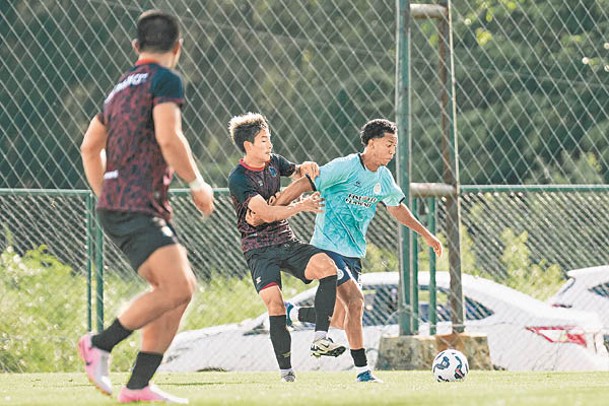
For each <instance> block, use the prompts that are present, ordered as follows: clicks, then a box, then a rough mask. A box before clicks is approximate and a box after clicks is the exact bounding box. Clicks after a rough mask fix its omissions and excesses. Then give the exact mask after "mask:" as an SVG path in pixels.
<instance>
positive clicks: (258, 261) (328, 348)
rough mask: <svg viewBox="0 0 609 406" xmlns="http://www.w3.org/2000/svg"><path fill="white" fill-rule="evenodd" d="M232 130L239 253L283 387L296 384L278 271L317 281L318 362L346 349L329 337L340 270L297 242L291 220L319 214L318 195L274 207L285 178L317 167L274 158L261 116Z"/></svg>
mask: <svg viewBox="0 0 609 406" xmlns="http://www.w3.org/2000/svg"><path fill="white" fill-rule="evenodd" d="M229 130H230V135H231V138H232V140H233V141H234V143H235V145H236V146H237V147H238V148H239V149H240V150H241V151H242V152H244V153H245V156H244V157H243V159H241V161H240V162H239V164H238V165H237V166H236V167H235V168H234V169H233V170H232V172H231V173H230V175H229V177H228V186H229V189H230V195H231V199H232V203H233V206H234V207H235V211H236V212H237V228H238V229H239V232H240V233H241V248H242V250H243V253H244V255H245V259H246V261H247V264H248V266H249V268H250V271H251V276H252V280H253V282H254V286H255V287H256V291H257V292H258V294H259V295H260V297H261V299H262V301H263V302H264V304H265V306H266V308H267V310H268V313H269V320H270V336H271V342H272V344H273V349H274V351H275V356H276V358H277V363H278V364H279V369H280V370H281V377H282V379H283V380H284V381H287V382H292V381H294V380H295V375H294V371H293V370H292V364H291V358H290V351H291V348H290V347H291V338H290V333H289V331H288V330H287V328H286V324H285V323H286V312H285V305H284V302H283V296H282V294H281V274H280V271H284V272H288V273H290V274H291V275H293V276H294V277H296V278H298V279H300V280H302V281H303V282H304V283H311V281H312V280H313V279H318V280H319V288H318V289H317V294H316V296H315V309H316V315H317V317H316V320H315V337H314V338H313V343H312V344H311V353H312V355H314V356H317V357H319V356H322V355H329V356H339V355H340V354H342V353H343V352H344V351H345V349H346V348H345V346H343V345H340V344H337V343H334V342H332V340H331V339H330V338H329V337H328V335H327V333H328V328H329V326H330V319H331V318H332V312H333V310H334V303H335V301H336V272H337V269H336V265H335V264H334V262H333V261H332V260H331V259H330V257H328V256H327V255H326V254H324V253H323V252H322V251H321V250H319V249H317V248H315V247H313V246H312V245H309V244H304V243H302V242H300V241H298V240H297V239H296V237H295V236H294V233H293V232H292V229H291V228H290V226H289V224H288V221H287V219H288V218H289V217H291V216H293V215H295V214H297V213H300V212H313V213H317V212H319V211H320V210H321V200H320V198H319V194H315V193H314V194H312V195H310V196H308V197H306V198H304V199H303V200H301V201H299V202H296V203H295V204H293V205H291V206H271V205H270V204H269V201H270V200H271V199H272V198H273V196H274V195H275V194H276V193H277V192H279V189H280V178H281V176H292V175H295V176H304V175H309V176H312V177H315V176H317V173H318V171H319V167H318V166H317V164H315V163H313V162H305V163H303V164H301V165H296V164H294V163H292V162H290V161H288V160H287V159H285V158H284V157H282V156H281V155H277V154H273V153H272V152H271V151H272V148H273V144H272V143H271V133H270V130H269V125H268V123H267V121H266V119H265V118H264V116H262V115H260V114H254V113H248V114H245V115H242V116H237V117H233V118H232V120H231V121H230V123H229ZM250 211H251V212H254V213H256V215H258V216H260V217H261V218H262V219H263V220H264V221H265V224H263V225H261V226H258V227H254V226H251V225H250V224H248V223H247V221H246V217H247V215H248V212H250Z"/></svg>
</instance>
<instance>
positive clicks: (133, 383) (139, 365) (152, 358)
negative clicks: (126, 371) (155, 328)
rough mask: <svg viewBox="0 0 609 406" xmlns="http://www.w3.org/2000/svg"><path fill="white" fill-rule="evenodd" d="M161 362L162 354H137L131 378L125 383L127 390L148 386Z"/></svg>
mask: <svg viewBox="0 0 609 406" xmlns="http://www.w3.org/2000/svg"><path fill="white" fill-rule="evenodd" d="M162 360H163V354H158V353H154V352H138V354H137V358H136V359H135V364H134V365H133V370H132V371H131V378H129V382H127V388H128V389H143V388H145V387H146V386H148V383H149V382H150V379H151V378H152V375H154V373H155V372H156V370H157V368H158V367H159V365H161V361H162Z"/></svg>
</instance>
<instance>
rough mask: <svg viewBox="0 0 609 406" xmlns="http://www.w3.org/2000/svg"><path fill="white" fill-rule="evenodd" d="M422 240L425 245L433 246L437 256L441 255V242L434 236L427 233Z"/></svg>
mask: <svg viewBox="0 0 609 406" xmlns="http://www.w3.org/2000/svg"><path fill="white" fill-rule="evenodd" d="M424 240H425V243H427V245H429V246H430V247H431V248H433V251H434V252H435V253H436V255H437V256H439V257H440V256H442V243H441V242H440V240H438V239H437V238H436V236H434V235H433V234H429V235H428V236H426V237H424Z"/></svg>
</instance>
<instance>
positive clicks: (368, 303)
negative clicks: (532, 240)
mask: <svg viewBox="0 0 609 406" xmlns="http://www.w3.org/2000/svg"><path fill="white" fill-rule="evenodd" d="M398 282H399V277H398V273H397V272H386V273H369V274H364V275H362V289H363V292H364V297H365V313H364V343H365V344H366V351H367V354H368V360H369V363H371V365H374V364H375V362H376V359H377V350H378V346H379V341H380V339H381V337H382V336H383V335H397V334H398V331H399V329H398V325H397V321H396V320H397V318H396V310H397V299H398V286H399V283H398ZM462 282H463V295H464V302H465V313H466V314H465V316H466V322H465V326H466V331H469V332H479V333H484V334H487V337H488V344H489V349H490V355H491V361H492V363H493V364H494V365H495V366H496V367H498V368H502V369H508V370H607V369H609V355H608V354H607V350H606V348H605V347H604V345H603V339H602V334H601V333H600V330H601V322H600V319H599V317H598V316H597V315H596V314H594V313H590V312H583V311H576V310H572V309H564V308H556V307H552V306H550V305H548V304H546V303H543V302H541V301H539V300H537V299H534V298H532V297H530V296H528V295H526V294H524V293H522V292H519V291H516V290H514V289H511V288H508V287H506V286H503V285H500V284H498V283H495V282H493V281H490V280H487V279H484V278H479V277H474V276H471V275H466V274H464V275H463V280H462ZM436 284H437V291H438V300H437V303H438V306H437V310H438V312H437V314H438V324H437V332H438V333H439V334H445V333H450V331H451V324H450V322H449V321H448V318H449V311H448V309H449V304H448V303H449V302H448V297H449V275H448V273H447V272H438V273H437V276H436ZM315 289H316V288H312V289H309V290H307V291H305V292H303V293H301V294H299V295H297V296H295V297H294V298H293V299H291V301H292V302H293V303H294V304H296V305H299V306H308V305H312V303H313V298H314V295H315ZM419 289H420V295H419V296H420V297H421V298H422V297H425V296H427V295H426V293H425V291H428V289H429V273H427V272H421V273H419ZM427 308H428V305H427V303H426V302H425V301H422V303H421V304H420V307H419V309H420V311H419V314H420V332H421V333H423V334H424V333H425V332H428V331H429V323H428V311H427V310H428V309H427ZM291 335H292V364H293V366H294V368H295V369H296V370H318V369H321V370H348V369H351V368H353V361H352V359H351V357H350V356H349V354H348V353H347V354H345V355H342V356H340V357H338V358H329V357H321V358H320V359H317V358H315V357H312V356H310V355H309V345H310V343H311V341H312V338H313V326H312V325H307V324H300V325H296V326H295V327H294V328H293V331H292V332H291ZM330 335H331V336H332V337H333V338H334V339H335V340H339V341H341V342H345V343H346V338H345V335H344V332H343V331H341V330H335V329H331V330H330ZM276 369H277V364H276V360H275V356H274V354H273V351H272V347H271V342H270V339H269V335H268V316H267V314H262V315H260V316H259V317H257V318H255V319H249V320H245V321H243V322H241V323H234V324H227V325H221V326H215V327H209V328H204V329H201V330H194V331H186V332H182V333H180V334H178V335H177V336H176V338H175V339H174V342H173V343H172V345H171V347H170V348H169V350H168V351H167V354H166V357H165V359H164V361H163V364H162V365H161V370H164V371H201V370H227V371H249V370H256V371H260V370H263V371H264V370H269V371H272V370H276Z"/></svg>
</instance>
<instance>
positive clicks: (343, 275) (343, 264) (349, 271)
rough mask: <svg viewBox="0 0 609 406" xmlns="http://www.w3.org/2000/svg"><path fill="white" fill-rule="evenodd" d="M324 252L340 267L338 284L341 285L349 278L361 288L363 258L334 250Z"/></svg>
mask: <svg viewBox="0 0 609 406" xmlns="http://www.w3.org/2000/svg"><path fill="white" fill-rule="evenodd" d="M323 252H324V253H326V254H327V255H328V256H329V257H330V258H332V260H333V261H334V263H335V264H336V267H337V268H338V273H337V276H336V278H337V279H336V286H340V285H342V284H343V283H345V282H347V281H348V280H349V279H353V281H354V282H355V283H356V284H357V285H358V286H359V287H360V288H361V282H360V276H361V274H362V260H361V259H360V258H352V257H345V256H343V255H340V254H337V253H336V252H334V251H327V250H323Z"/></svg>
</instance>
